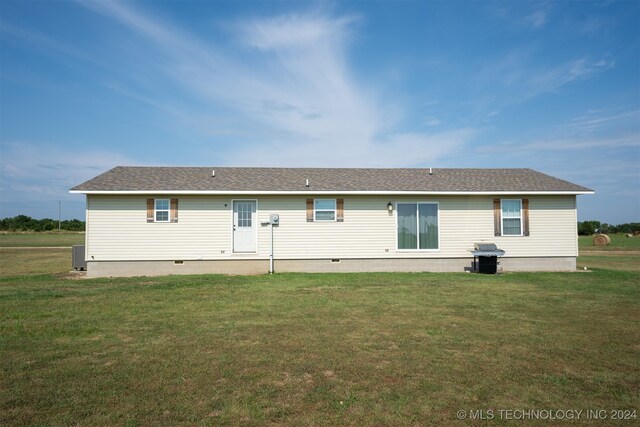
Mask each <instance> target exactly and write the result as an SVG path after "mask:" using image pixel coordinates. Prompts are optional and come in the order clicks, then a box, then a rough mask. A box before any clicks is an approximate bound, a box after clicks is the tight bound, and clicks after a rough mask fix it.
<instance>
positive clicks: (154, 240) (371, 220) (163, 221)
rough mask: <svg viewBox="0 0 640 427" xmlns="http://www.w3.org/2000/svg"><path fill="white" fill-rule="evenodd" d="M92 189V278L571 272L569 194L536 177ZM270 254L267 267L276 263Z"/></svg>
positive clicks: (282, 173)
mask: <svg viewBox="0 0 640 427" xmlns="http://www.w3.org/2000/svg"><path fill="white" fill-rule="evenodd" d="M71 193H80V194H85V195H86V220H87V229H86V261H87V271H88V275H89V276H94V277H96V276H132V275H159V274H186V273H189V274H193V273H231V274H234V273H243V274H244V273H266V272H268V271H269V270H270V268H273V269H274V270H275V272H294V271H297V272H331V271H340V272H345V271H353V272H356V271H460V272H462V271H465V269H466V270H468V269H470V268H471V267H472V263H473V259H474V258H473V255H472V254H471V250H473V249H474V244H475V243H478V242H490V243H495V244H496V245H497V247H498V248H499V249H502V250H504V251H505V254H504V256H503V257H502V258H501V260H500V264H501V268H502V270H503V271H570V270H575V268H576V256H577V255H578V241H577V212H576V196H577V195H580V194H593V191H592V190H590V189H588V188H585V187H582V186H579V185H576V184H572V183H570V182H567V181H564V180H561V179H558V178H554V177H552V176H549V175H545V174H543V173H540V172H536V171H534V170H531V169H436V168H433V169H431V168H428V169H354V168H340V169H339V168H237V167H219V168H218V167H116V168H114V169H111V170H109V171H107V172H105V173H103V174H102V175H99V176H97V177H95V178H93V179H91V180H89V181H87V182H85V183H83V184H80V185H78V186H76V187H74V188H73V189H71ZM271 255H273V258H272V259H273V264H271V263H270V262H271Z"/></svg>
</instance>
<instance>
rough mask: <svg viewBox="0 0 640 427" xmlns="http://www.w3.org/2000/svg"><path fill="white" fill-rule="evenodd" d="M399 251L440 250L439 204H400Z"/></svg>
mask: <svg viewBox="0 0 640 427" xmlns="http://www.w3.org/2000/svg"><path fill="white" fill-rule="evenodd" d="M396 213H397V220H398V249H422V250H427V249H432V250H433V249H439V236H438V204H437V203H398V204H397V207H396Z"/></svg>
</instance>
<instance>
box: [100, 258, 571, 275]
mask: <svg viewBox="0 0 640 427" xmlns="http://www.w3.org/2000/svg"><path fill="white" fill-rule="evenodd" d="M472 264H473V258H395V259H394V258H380V259H283V260H278V259H276V260H275V262H274V270H275V272H276V273H287V272H305V273H330V272H420V271H431V272H463V271H468V270H470V269H471V268H472ZM500 266H501V269H500V268H499V270H502V271H505V272H507V271H574V270H575V269H576V258H575V257H536V258H501V259H500ZM268 271H269V260H268V259H259V260H250V259H243V260H192V261H191V260H184V261H179V262H174V261H88V262H87V276H88V277H130V276H164V275H171V274H264V273H267V272H268Z"/></svg>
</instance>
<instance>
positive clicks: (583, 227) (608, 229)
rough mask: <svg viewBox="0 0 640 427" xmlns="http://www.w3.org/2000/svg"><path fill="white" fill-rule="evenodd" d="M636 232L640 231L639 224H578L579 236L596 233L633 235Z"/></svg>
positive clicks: (590, 222) (594, 222)
mask: <svg viewBox="0 0 640 427" xmlns="http://www.w3.org/2000/svg"><path fill="white" fill-rule="evenodd" d="M637 230H640V222H628V223H626V224H620V225H611V224H607V223H606V222H600V221H582V222H578V234H579V235H580V236H591V235H592V234H596V233H604V234H615V233H633V232H634V231H637Z"/></svg>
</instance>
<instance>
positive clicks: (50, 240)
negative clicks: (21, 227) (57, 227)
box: [0, 231, 84, 248]
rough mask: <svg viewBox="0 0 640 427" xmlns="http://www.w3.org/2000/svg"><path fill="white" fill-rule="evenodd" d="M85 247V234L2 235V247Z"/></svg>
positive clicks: (0, 234)
mask: <svg viewBox="0 0 640 427" xmlns="http://www.w3.org/2000/svg"><path fill="white" fill-rule="evenodd" d="M72 245H84V233H82V232H69V231H61V232H57V231H50V232H40V233H7V232H2V233H0V247H4V248H8V247H25V246H29V247H37V246H72Z"/></svg>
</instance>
